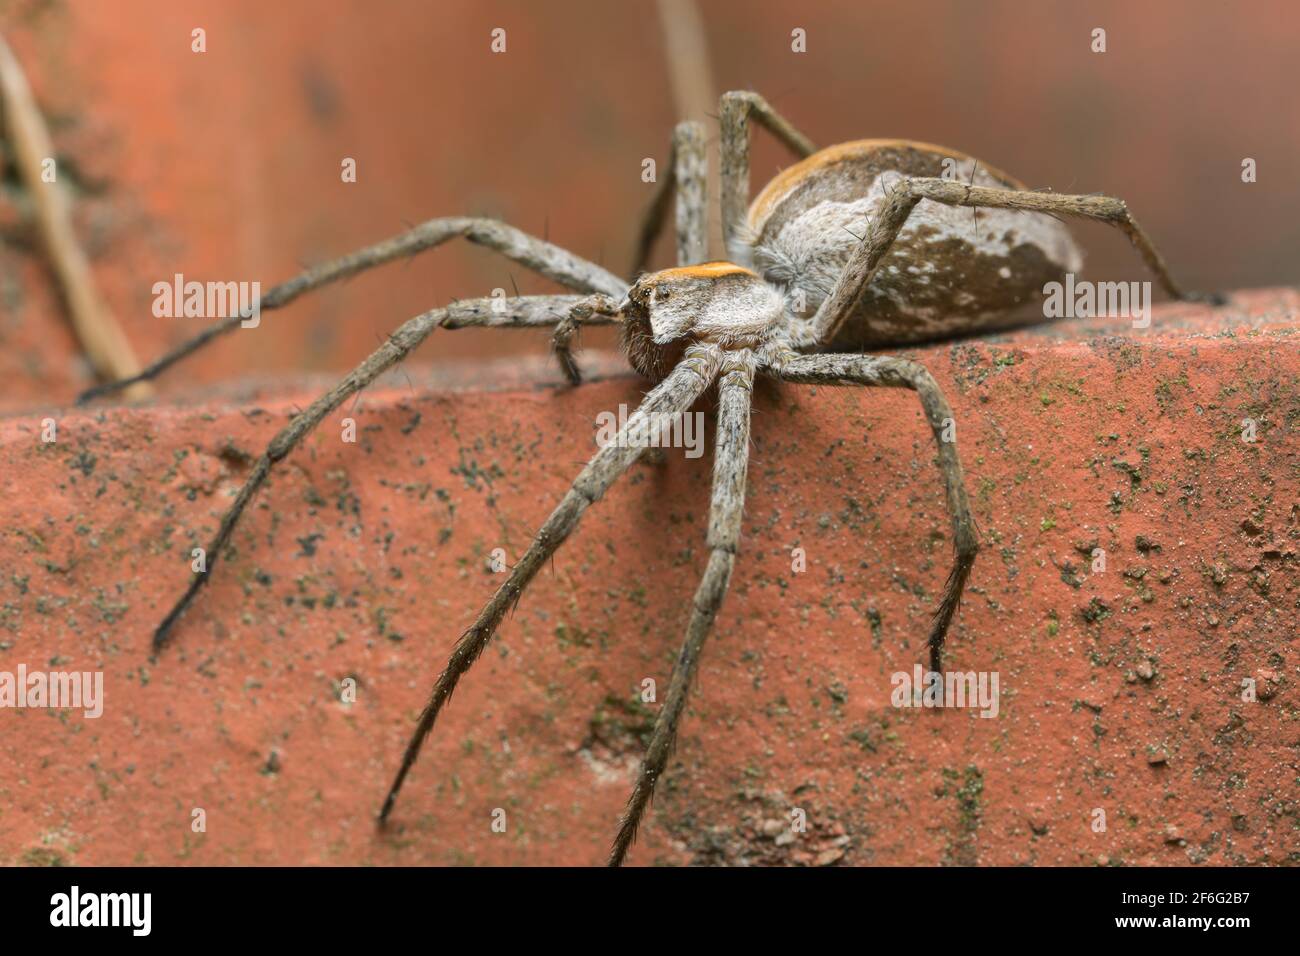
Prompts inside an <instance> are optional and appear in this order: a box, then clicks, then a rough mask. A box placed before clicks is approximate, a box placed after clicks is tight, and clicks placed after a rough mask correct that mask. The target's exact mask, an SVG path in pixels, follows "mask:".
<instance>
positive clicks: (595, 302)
mask: <svg viewBox="0 0 1300 956" xmlns="http://www.w3.org/2000/svg"><path fill="white" fill-rule="evenodd" d="M616 315H618V305H617V304H616V303H615V302H614V300H613V299H611V298H609V297H607V296H603V295H593V296H590V297H588V298H586V299H582V300H581V301H579V302H578V303H576V304H575V305H573V306H571V307H570V308H569V311H568V312H567V313H566V314H565V316H564V318H562V319H560V321H559V322H558V323H557V324H556V326H555V331H554V332H552V333H551V349H552V350H553V351H554V352H555V358H556V361H558V362H559V363H560V371H562V372H563V373H564V377H565V378H567V379H568V380H569V384H570V385H580V384H582V372H581V370H580V369H579V368H578V363H577V361H576V360H575V359H574V357H573V346H572V341H573V337H574V335H576V334H577V332H578V326H579V325H593V324H596V323H594V322H593V321H592V319H593V317H595V316H600V317H601V318H604V319H608V320H611V321H612V320H613V319H614V317H615V316H616Z"/></svg>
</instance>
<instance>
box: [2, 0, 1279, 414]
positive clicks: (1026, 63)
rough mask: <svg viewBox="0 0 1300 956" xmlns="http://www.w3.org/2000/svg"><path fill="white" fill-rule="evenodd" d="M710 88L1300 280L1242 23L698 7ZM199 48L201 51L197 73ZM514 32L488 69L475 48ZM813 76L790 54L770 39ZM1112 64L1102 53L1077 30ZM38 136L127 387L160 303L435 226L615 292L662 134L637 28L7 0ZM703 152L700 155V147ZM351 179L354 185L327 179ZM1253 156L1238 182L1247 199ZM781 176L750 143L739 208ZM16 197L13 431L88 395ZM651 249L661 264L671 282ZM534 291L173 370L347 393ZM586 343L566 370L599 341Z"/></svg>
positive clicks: (515, 344)
mask: <svg viewBox="0 0 1300 956" xmlns="http://www.w3.org/2000/svg"><path fill="white" fill-rule="evenodd" d="M701 8H702V12H703V19H704V24H705V28H706V32H707V35H708V42H709V47H710V50H711V54H712V60H713V63H712V68H713V75H714V81H715V84H716V85H717V87H718V89H719V90H722V89H730V88H753V89H755V90H758V91H759V92H761V93H763V94H764V95H765V96H766V97H768V98H769V99H770V100H772V102H773V103H774V104H775V105H776V106H777V108H778V109H780V110H781V111H782V112H783V113H784V114H785V115H786V116H787V117H789V118H790V119H791V120H792V121H793V122H794V123H795V124H796V125H797V126H798V127H800V128H801V129H802V130H803V131H804V132H805V133H807V134H808V135H809V136H810V137H811V138H812V139H813V140H814V141H815V142H816V143H817V144H818V145H829V144H831V143H834V142H838V141H843V140H847V139H855V138H861V137H867V136H890V137H907V138H913V139H920V140H926V141H931V142H937V143H941V144H945V145H948V146H952V147H956V148H959V149H962V150H965V151H967V152H970V153H972V154H974V155H976V156H978V157H980V158H981V159H983V160H985V161H987V162H989V163H992V164H994V165H996V166H1000V167H1002V168H1005V169H1007V170H1008V171H1010V172H1012V173H1013V174H1015V175H1017V176H1019V177H1020V178H1021V179H1023V180H1024V181H1026V182H1027V183H1029V184H1030V185H1033V186H1043V187H1052V188H1055V189H1057V190H1061V191H1076V192H1104V193H1109V194H1113V195H1117V196H1120V197H1122V198H1124V199H1126V200H1127V201H1128V202H1129V204H1130V207H1131V208H1132V209H1133V210H1134V212H1135V213H1136V214H1137V216H1138V217H1139V219H1140V220H1141V221H1142V222H1143V224H1144V225H1145V226H1146V228H1147V229H1148V231H1149V232H1150V233H1151V234H1152V236H1153V237H1154V238H1155V239H1156V241H1157V243H1159V245H1160V246H1161V247H1162V248H1163V250H1164V252H1165V254H1166V256H1167V258H1168V260H1169V261H1170V263H1171V266H1172V267H1173V269H1174V271H1175V274H1176V275H1178V276H1179V277H1182V278H1184V279H1185V281H1186V282H1187V283H1188V284H1189V285H1191V286H1192V287H1194V288H1201V289H1233V288H1244V287H1249V286H1259V285H1278V284H1291V283H1294V282H1295V281H1296V277H1297V273H1298V272H1300V267H1298V266H1297V263H1300V198H1298V197H1297V191H1296V190H1295V188H1294V180H1293V175H1294V172H1295V170H1296V169H1297V168H1300V124H1297V121H1296V115H1295V106H1294V102H1293V101H1294V97H1295V89H1296V71H1297V67H1296V53H1297V51H1298V50H1300V16H1297V8H1296V7H1295V6H1294V4H1287V3H1283V2H1274V3H1270V2H1247V3H1237V4H1225V3H1211V2H1172V0H1169V2H1150V3H1142V4H1134V3H1123V2H1100V3H1089V4H1081V3H1066V2H1060V3H1057V2H987V3H972V2H962V0H914V2H908V3H884V2H854V3H816V4H807V3H799V4H795V3H790V2H775V0H743V2H742V0H734V2H733V0H718V2H708V0H706V2H703V3H702V4H701ZM195 27H202V28H203V29H205V30H206V34H207V52H206V53H202V54H197V53H193V52H191V49H190V42H191V37H190V35H191V30H193V29H194V28H195ZM496 27H501V28H504V29H505V30H506V31H507V50H506V52H505V53H503V54H493V53H492V52H490V50H489V43H490V33H491V31H492V30H493V29H494V28H496ZM796 27H797V28H802V29H804V30H805V31H806V33H807V52H806V53H802V54H799V53H794V52H792V51H791V31H792V30H793V29H795V28H796ZM1097 27H1101V28H1103V29H1105V30H1106V38H1107V50H1106V52H1105V53H1093V52H1092V51H1091V49H1090V47H1091V43H1092V36H1091V34H1092V31H1093V29H1094V28H1097ZM0 30H2V31H3V33H4V36H5V37H6V38H7V39H8V41H9V42H10V44H11V45H12V46H13V47H14V48H15V51H16V52H17V54H18V56H19V58H20V59H21V61H22V62H23V64H24V66H25V68H26V69H27V71H28V73H29V76H30V79H31V82H32V84H33V86H34V87H35V90H36V94H37V97H38V100H39V102H40V103H41V105H42V107H43V109H44V111H45V112H46V115H47V118H48V120H49V123H50V125H51V127H52V131H53V134H54V137H55V141H56V146H57V149H58V152H59V158H60V169H61V170H62V171H63V175H64V181H65V182H69V183H71V184H72V185H73V186H74V188H75V189H76V191H77V194H78V203H77V212H76V214H77V223H78V229H79V233H80V235H81V236H82V237H83V239H84V241H85V243H86V245H87V247H88V250H89V252H90V254H91V256H92V260H93V262H94V265H95V269H96V274H97V276H98V278H99V281H100V283H101V284H102V287H103V290H104V292H105V294H106V296H107V298H108V299H109V301H110V303H111V305H112V307H113V309H114V311H115V313H116V314H117V316H118V319H119V321H120V322H121V323H122V324H123V326H124V327H125V329H126V331H127V333H128V335H129V337H130V339H131V341H132V342H133V343H134V345H135V348H136V351H137V354H138V356H139V357H140V358H141V360H143V361H148V360H149V359H151V358H153V357H155V356H157V355H158V354H160V353H161V352H163V351H164V350H165V349H166V348H168V347H169V346H171V345H175V344H177V343H179V342H180V341H182V340H184V339H185V338H188V337H189V336H190V335H192V334H194V333H195V332H197V331H199V329H200V326H199V325H197V324H196V323H198V322H200V321H201V320H195V319H188V320H187V319H158V318H155V317H154V316H153V315H152V313H151V308H150V307H151V302H152V293H151V286H152V285H153V283H154V282H156V281H159V280H161V279H168V278H170V276H171V275H172V274H173V273H175V272H181V273H183V274H184V275H185V276H186V278H192V279H199V280H208V279H219V280H222V281H228V280H253V279H256V280H260V281H262V283H263V288H264V289H265V288H266V287H268V286H269V285H271V284H274V283H276V282H279V281H282V280H284V279H286V278H288V277H290V276H291V275H292V274H294V273H295V272H296V271H298V270H299V268H300V267H301V265H302V264H305V263H311V262H316V261H320V260H322V259H324V258H328V257H332V256H335V255H338V254H341V253H343V252H346V251H349V250H351V249H353V248H355V247H357V246H360V245H364V244H367V243H370V242H373V241H376V240H378V239H380V238H383V237H385V236H387V235H390V234H392V233H395V232H399V231H401V230H402V229H403V228H404V227H405V226H404V224H407V223H415V222H419V221H422V220H424V219H427V218H430V217H434V216H439V215H459V214H482V215H491V216H499V217H502V218H504V219H506V220H508V221H509V222H511V223H513V224H515V225H517V226H519V227H521V228H523V229H525V230H528V231H531V232H534V233H537V234H541V233H543V232H544V231H545V232H546V233H547V234H548V235H549V236H550V238H551V239H552V240H554V241H556V242H559V243H561V244H563V245H565V246H567V247H569V248H571V249H573V250H574V251H575V252H578V253H580V254H582V255H585V256H587V257H589V258H592V259H595V260H598V261H600V262H602V263H603V264H605V265H606V266H608V267H610V268H612V269H614V270H615V271H617V272H624V271H626V269H627V265H628V262H629V260H630V257H631V252H632V242H633V238H634V235H635V232H636V226H637V222H638V220H639V217H640V215H641V213H642V211H643V210H644V208H645V206H646V204H647V203H648V201H649V199H650V195H651V191H652V189H653V188H654V187H653V186H650V185H647V184H645V183H643V182H642V181H641V163H642V160H643V159H644V158H645V157H655V158H657V160H658V161H659V162H660V163H663V162H664V160H665V158H666V156H667V144H668V138H669V135H670V132H671V129H672V126H673V123H674V122H675V121H676V119H677V118H678V117H676V116H675V115H674V107H673V98H672V92H671V89H670V85H669V81H668V72H667V66H666V62H665V54H664V40H663V35H662V32H661V29H660V22H659V16H658V13H657V11H656V8H655V6H654V5H653V4H652V3H648V2H646V3H601V2H584V0H560V2H547V3H527V2H501V0H476V2H454V0H439V2H419V0H386V2H383V3H376V2H374V0H366V2H351V0H279V2H276V3H274V4H268V3H264V2H257V0H225V2H222V3H210V2H198V0H120V2H114V3H99V2H90V0H78V2H69V3H52V2H45V0H0ZM710 134H711V135H712V136H713V137H714V140H715V142H716V128H711V129H710ZM344 157H353V158H355V159H356V160H357V164H358V181H357V182H356V183H353V184H345V183H343V182H341V179H340V163H341V161H342V159H343V158H344ZM1245 157H1251V158H1254V159H1255V160H1256V161H1257V164H1258V179H1259V181H1258V182H1256V183H1253V184H1246V183H1243V182H1242V180H1241V164H1242V160H1243V158H1245ZM790 161H791V159H790V157H789V156H788V154H786V153H784V152H783V150H782V149H781V148H780V147H778V146H776V145H775V144H773V143H772V142H771V141H770V140H769V139H768V138H767V137H766V136H765V135H764V134H761V133H760V134H757V135H756V144H755V151H754V164H753V168H754V176H753V180H754V182H753V186H754V188H755V189H757V188H758V187H759V186H760V185H761V183H762V182H763V181H764V180H765V179H766V178H767V177H768V176H770V175H771V174H772V173H774V172H775V171H776V170H777V169H779V168H780V167H781V166H782V165H783V164H788V163H789V162H790ZM20 202H21V195H20V190H19V189H18V187H17V185H16V183H15V182H13V181H12V179H11V178H10V179H7V180H6V181H5V183H4V192H3V198H0V235H3V236H4V237H5V238H6V240H7V241H6V243H5V245H4V246H3V247H2V248H0V374H2V375H3V376H4V378H5V381H6V395H5V399H4V401H5V402H7V403H8V404H9V405H10V406H13V405H15V404H22V405H30V404H31V403H32V402H33V401H39V402H48V403H55V404H59V403H64V402H67V401H69V400H70V399H71V397H72V396H73V395H74V394H75V393H76V391H78V390H79V389H81V388H83V387H86V386H87V385H89V384H91V380H90V378H89V373H88V371H87V369H86V367H85V365H84V362H83V361H82V360H81V359H80V357H79V354H78V348H77V346H76V343H75V342H74V341H73V339H72V336H71V333H70V332H69V331H68V327H67V323H66V321H64V319H63V315H62V310H61V306H60V304H59V301H58V298H57V295H56V294H55V292H54V290H53V286H52V283H51V281H50V277H49V275H48V273H47V272H46V270H45V268H44V266H43V264H42V262H41V258H40V255H39V254H38V252H37V251H36V250H35V249H34V248H33V247H30V246H28V245H25V244H24V243H23V242H22V241H21V240H22V221H21V218H22V217H21V213H20V212H19V211H18V210H19V208H20V207H19V205H18V204H19V203H20ZM1078 234H1079V235H1080V237H1081V239H1082V240H1083V242H1084V244H1085V245H1086V247H1087V249H1088V251H1089V258H1088V265H1087V272H1088V274H1089V275H1091V276H1093V277H1100V276H1105V277H1107V278H1115V279H1120V278H1143V277H1144V275H1143V272H1142V267H1141V264H1140V263H1139V262H1138V260H1137V257H1136V255H1135V254H1133V252H1132V251H1131V250H1130V249H1129V248H1128V247H1127V244H1126V243H1125V242H1124V241H1123V240H1122V239H1121V238H1120V237H1119V236H1117V235H1114V234H1111V233H1110V232H1109V231H1108V230H1106V229H1104V228H1102V227H1097V226H1091V225H1085V226H1080V227H1078ZM670 255H671V243H670V242H669V241H665V242H662V243H661V244H660V246H659V248H658V252H657V259H656V262H658V263H661V264H662V263H667V262H668V257H669V256H670ZM496 287H502V288H505V289H507V290H511V289H514V288H518V289H519V290H520V291H521V292H537V291H547V290H548V289H549V286H548V284H547V283H545V282H544V281H542V280H540V279H537V278H535V277H533V276H531V275H529V274H528V273H526V272H525V271H524V270H522V269H521V268H519V267H517V266H514V265H512V264H510V263H507V262H506V261H504V260H502V259H501V258H499V257H496V256H494V255H492V254H490V253H487V252H484V251H482V250H479V249H475V248H470V247H468V246H466V245H464V244H452V245H449V246H444V247H442V248H440V249H438V250H436V251H434V252H432V253H426V254H425V255H423V256H421V257H420V258H419V259H417V260H415V261H412V262H410V263H408V264H406V265H392V266H389V267H386V268H384V269H381V270H379V271H376V272H373V273H370V274H367V275H365V276H362V277H359V278H356V279H354V280H352V281H351V282H350V283H348V284H347V285H345V286H342V287H337V288H330V289H328V290H326V291H323V292H321V293H317V294H315V295H312V296H310V297H308V298H306V299H304V300H302V301H300V302H298V303H296V304H294V305H293V306H292V307H290V308H289V309H287V310H285V311H282V312H275V313H270V314H268V315H267V316H266V317H264V321H263V323H262V326H261V327H260V328H259V329H258V330H256V331H255V332H253V331H240V332H238V333H236V334H234V335H232V336H229V337H228V338H227V339H225V340H224V341H222V342H221V343H219V344H217V345H216V346H214V347H212V348H211V349H209V350H208V351H206V352H205V353H203V354H202V355H201V356H199V357H198V358H196V359H194V360H192V361H191V362H189V363H188V364H187V365H186V366H182V367H180V368H179V369H177V370H174V371H173V372H172V373H170V374H169V375H168V376H167V377H166V378H165V379H164V381H163V383H162V390H163V392H164V393H167V394H172V395H177V394H181V393H184V392H185V391H186V390H187V389H191V388H192V387H193V386H194V385H195V384H196V383H212V382H218V381H222V380H227V379H234V378H241V377H245V376H250V375H251V376H254V377H258V376H260V377H272V376H273V377H280V376H283V375H285V374H287V373H289V372H291V371H302V372H313V373H321V372H326V371H341V370H344V369H347V368H350V367H351V366H352V365H354V364H355V363H356V362H357V361H359V360H360V359H361V358H363V357H364V356H365V355H366V354H367V353H368V352H369V351H370V350H371V349H373V347H374V346H375V344H376V342H377V340H378V339H379V338H381V337H382V336H384V335H386V334H387V333H388V332H390V331H391V330H392V329H393V328H394V327H396V325H397V324H398V323H400V322H401V321H402V320H404V319H405V318H407V317H409V316H411V315H413V314H415V313H417V312H421V311H423V310H425V309H428V308H430V307H432V306H434V305H440V304H443V303H445V302H447V301H448V300H449V299H451V298H452V297H462V298H463V297H468V296H478V295H486V294H488V293H489V292H490V290H491V289H493V288H496ZM608 341H609V339H608V338H603V337H601V336H600V335H598V334H589V335H588V337H587V340H586V343H585V344H587V345H588V346H591V345H600V344H604V343H608ZM545 350H546V338H545V335H544V334H543V333H540V332H514V333H500V332H496V333H493V332H486V333H485V332H474V331H465V332H457V333H454V334H446V335H440V336H435V338H434V339H433V340H431V342H430V343H429V344H427V345H426V346H425V347H424V349H423V350H422V351H421V353H420V355H419V358H418V359H417V361H439V360H452V361H454V360H460V359H464V358H467V357H471V356H478V357H481V356H489V355H490V356H502V355H509V354H513V353H517V352H534V353H537V354H541V353H543V352H544V351H545Z"/></svg>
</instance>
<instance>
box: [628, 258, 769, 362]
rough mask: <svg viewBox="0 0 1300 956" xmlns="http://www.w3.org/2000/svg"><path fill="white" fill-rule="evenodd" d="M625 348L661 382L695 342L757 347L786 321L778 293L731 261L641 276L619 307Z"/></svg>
mask: <svg viewBox="0 0 1300 956" xmlns="http://www.w3.org/2000/svg"><path fill="white" fill-rule="evenodd" d="M620 311H621V312H622V315H623V349H624V351H625V352H626V353H627V357H628V361H629V362H631V363H632V367H633V368H635V369H636V370H637V371H638V372H640V373H641V374H642V375H644V376H646V377H647V378H649V379H651V380H653V381H656V382H657V381H660V380H661V379H662V378H663V377H664V376H665V375H667V374H668V373H669V372H670V371H671V370H672V368H673V366H674V365H676V364H677V363H678V362H679V361H681V359H682V354H683V353H684V352H685V350H686V346H688V345H690V344H691V343H692V342H713V343H716V344H719V345H724V346H727V347H729V348H754V347H757V346H758V345H761V344H762V343H763V342H765V341H766V340H767V339H768V338H769V337H770V335H771V333H772V331H773V330H774V329H775V328H777V327H778V326H779V325H780V323H781V322H782V318H783V314H784V304H783V301H782V298H781V295H780V293H779V292H778V291H777V290H776V289H775V288H774V287H772V286H770V285H768V284H767V283H766V282H765V281H763V279H762V278H761V277H760V276H758V275H757V274H756V273H754V272H751V271H750V270H748V269H746V268H744V267H742V266H738V265H736V264H735V263H731V262H705V263H702V264H700V265H697V266H681V267H679V268H676V269H664V270H663V271H662V272H651V273H648V274H646V275H643V276H641V277H640V278H639V279H637V280H636V282H635V283H633V285H632V288H631V289H629V290H628V293H627V298H626V299H625V300H624V301H623V304H622V306H621V308H620Z"/></svg>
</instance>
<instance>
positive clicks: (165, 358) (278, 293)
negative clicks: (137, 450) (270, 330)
mask: <svg viewBox="0 0 1300 956" xmlns="http://www.w3.org/2000/svg"><path fill="white" fill-rule="evenodd" d="M458 236H459V237H463V238H464V239H466V240H468V241H469V242H472V243H474V244H475V245H480V246H485V247H487V248H489V249H493V250H495V251H496V252H499V253H500V254H501V255H503V256H505V257H506V258H507V259H510V260H512V261H514V262H518V263H519V264H520V265H523V266H525V267H527V268H529V269H532V270H533V271H534V272H537V273H539V274H540V275H543V276H545V277H546V278H548V279H551V280H552V281H554V282H557V283H559V284H560V285H562V286H565V287H567V288H570V289H575V290H577V291H579V292H588V293H590V292H600V293H603V294H605V295H610V296H622V295H623V293H625V292H626V291H627V283H625V282H624V281H623V280H622V279H620V278H618V276H616V275H614V274H613V273H611V272H607V271H606V270H605V269H602V268H601V267H600V266H598V265H596V264H595V263H594V262H588V261H587V260H586V259H583V258H581V257H580V256H577V255H575V254H573V253H572V252H569V251H568V250H566V249H562V248H561V247H559V246H557V245H553V244H552V243H549V242H545V241H543V240H541V239H538V238H536V237H535V236H530V235H529V234H528V233H526V232H523V231H521V230H519V229H516V228H515V227H514V226H510V225H507V224H506V223H503V222H498V221H497V220H495V219H473V218H464V217H461V218H445V219H430V220H429V221H428V222H425V223H421V224H420V225H418V226H416V227H415V228H414V229H410V230H408V231H407V232H404V233H402V234H400V235H397V236H393V237H392V238H389V239H385V240H383V241H382V242H377V243H375V244H374V245H372V246H367V247H365V248H364V249H358V250H357V251H355V252H350V253H348V254H347V255H345V256H340V257H339V258H337V259H333V260H331V261H329V262H323V263H321V264H320V265H317V266H313V267H312V268H310V269H307V270H306V271H304V272H302V273H300V274H299V275H297V276H295V277H294V278H292V279H290V280H289V281H287V282H282V283H280V285H277V286H275V287H273V288H272V289H270V290H268V291H267V293H266V294H265V295H264V296H262V297H261V301H260V303H259V305H260V308H261V309H262V311H269V310H271V309H280V308H283V307H284V306H286V305H288V304H289V303H290V302H293V301H294V300H295V299H297V298H298V297H299V296H300V295H302V294H303V293H306V292H310V291H312V290H314V289H318V288H320V287H321V286H324V285H328V284H329V283H331V282H337V281H338V280H340V279H346V278H348V277H350V276H354V275H356V274H357V273H359V272H364V271H366V270H367V269H373V268H375V267H376V266H380V265H384V264H385V263H388V262H392V261H393V260H394V259H400V258H403V257H405V256H413V255H415V254H417V253H420V252H423V251H425V250H426V249H432V248H435V247H436V246H440V245H442V244H443V243H444V242H447V241H448V240H449V239H454V238H456V237H458ZM246 318H247V317H246V316H243V315H234V316H230V317H228V318H224V319H222V320H220V321H219V322H217V323H216V324H214V325H212V326H210V327H209V328H207V329H205V330H203V331H202V332H200V333H199V334H198V335H196V336H194V337H193V338H192V339H190V340H188V341H186V342H183V343H181V344H180V345H178V346H176V348H174V349H172V350H171V351H170V352H167V353H166V354H164V355H162V356H161V357H160V358H158V359H156V360H154V361H153V362H152V363H150V364H149V365H148V366H146V367H145V368H144V369H142V370H141V371H140V372H139V373H138V374H136V375H132V376H131V377H129V378H124V379H120V380H118V381H116V382H108V383H106V384H104V385H100V386H98V387H96V388H92V389H89V390H87V391H85V392H82V393H81V395H79V396H78V397H77V404H78V405H82V404H85V403H86V402H89V401H91V400H92V399H95V398H100V397H102V396H104V395H111V394H113V393H115V392H118V391H121V390H122V389H124V388H127V387H129V386H131V385H134V384H136V383H137V382H147V381H151V380H153V379H155V378H157V377H158V376H159V375H161V374H162V373H163V372H164V371H166V370H167V369H168V368H170V367H171V366H173V365H175V364H176V363H177V362H179V361H180V360H181V359H183V358H186V357H187V356H189V355H192V354H193V353H194V352H197V351H198V350H199V349H201V348H203V346H205V345H207V344H208V343H209V342H211V341H212V340H213V339H215V338H218V337H220V336H222V335H225V334H226V333H227V332H230V331H232V330H233V329H236V328H238V327H239V326H240V324H241V323H242V322H243V321H245V320H246Z"/></svg>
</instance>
